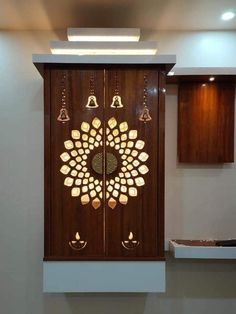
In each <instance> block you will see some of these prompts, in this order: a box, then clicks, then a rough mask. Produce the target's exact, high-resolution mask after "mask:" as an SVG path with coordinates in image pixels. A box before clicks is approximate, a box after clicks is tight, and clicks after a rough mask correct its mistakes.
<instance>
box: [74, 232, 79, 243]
mask: <svg viewBox="0 0 236 314" xmlns="http://www.w3.org/2000/svg"><path fill="white" fill-rule="evenodd" d="M75 238H76V240H77V241H79V240H80V235H79V232H76V235H75Z"/></svg>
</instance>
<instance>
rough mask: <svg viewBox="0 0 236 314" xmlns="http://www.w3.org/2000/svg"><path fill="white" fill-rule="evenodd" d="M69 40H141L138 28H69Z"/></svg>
mask: <svg viewBox="0 0 236 314" xmlns="http://www.w3.org/2000/svg"><path fill="white" fill-rule="evenodd" d="M67 37H68V40H69V41H80V42H81V41H93V42H96V41H104V42H115V41H123V42H127V41H128V42H130V41H132V42H134V41H136V42H137V41H139V37H140V29H138V28H68V30H67Z"/></svg>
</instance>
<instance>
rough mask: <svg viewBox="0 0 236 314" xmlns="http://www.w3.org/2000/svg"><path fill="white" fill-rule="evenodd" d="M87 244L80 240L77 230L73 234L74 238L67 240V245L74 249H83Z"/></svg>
mask: <svg viewBox="0 0 236 314" xmlns="http://www.w3.org/2000/svg"><path fill="white" fill-rule="evenodd" d="M86 245H87V241H83V240H80V235H79V232H76V234H75V240H72V241H69V246H70V247H71V248H72V249H73V250H76V251H80V250H83V249H84V248H85V247H86Z"/></svg>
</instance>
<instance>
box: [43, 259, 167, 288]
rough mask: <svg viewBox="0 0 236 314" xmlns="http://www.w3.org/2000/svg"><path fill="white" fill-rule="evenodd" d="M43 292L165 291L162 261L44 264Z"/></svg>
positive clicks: (163, 263)
mask: <svg viewBox="0 0 236 314" xmlns="http://www.w3.org/2000/svg"><path fill="white" fill-rule="evenodd" d="M43 291H44V292H56V293H59V292H61V293H65V292H165V262H156V261H151V262H149V261H148V262H146V261H145V262H143V261H141V262H138V261H137V262H131V261H128V262H126V261H125V262H97V261H96V262H91V261H75V262H74V261H72V262H68V261H66V262H44V263H43Z"/></svg>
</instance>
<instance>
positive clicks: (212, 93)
mask: <svg viewBox="0 0 236 314" xmlns="http://www.w3.org/2000/svg"><path fill="white" fill-rule="evenodd" d="M234 90H235V87H234V84H233V83H231V82H227V83H226V82H218V83H206V84H202V83H194V82H191V83H180V84H179V96H178V97H179V98H178V157H179V161H180V162H192V163H218V162H233V161H234Z"/></svg>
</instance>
